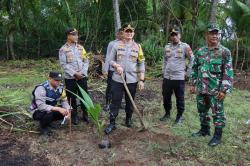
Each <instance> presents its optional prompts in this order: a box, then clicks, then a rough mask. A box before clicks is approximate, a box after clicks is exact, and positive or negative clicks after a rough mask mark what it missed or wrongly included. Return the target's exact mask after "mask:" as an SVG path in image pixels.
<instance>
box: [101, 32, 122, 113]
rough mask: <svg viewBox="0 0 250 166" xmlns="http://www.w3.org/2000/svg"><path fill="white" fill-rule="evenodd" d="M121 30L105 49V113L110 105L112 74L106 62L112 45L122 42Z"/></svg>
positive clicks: (111, 68) (112, 71) (111, 69)
mask: <svg viewBox="0 0 250 166" xmlns="http://www.w3.org/2000/svg"><path fill="white" fill-rule="evenodd" d="M122 34H123V31H122V28H120V29H119V30H118V32H116V39H115V40H113V41H111V42H109V44H108V48H107V53H106V57H105V64H104V68H103V74H104V75H105V77H107V88H106V108H105V110H106V111H109V109H110V104H111V82H112V75H113V73H114V68H113V67H112V66H110V64H109V62H108V58H109V55H110V53H111V50H112V48H113V46H114V44H115V43H116V42H117V41H119V40H122Z"/></svg>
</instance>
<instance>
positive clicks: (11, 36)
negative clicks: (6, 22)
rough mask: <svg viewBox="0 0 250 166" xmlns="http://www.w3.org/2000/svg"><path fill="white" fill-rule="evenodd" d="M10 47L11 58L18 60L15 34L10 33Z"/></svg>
mask: <svg viewBox="0 0 250 166" xmlns="http://www.w3.org/2000/svg"><path fill="white" fill-rule="evenodd" d="M8 47H9V49H10V56H11V59H12V60H16V54H15V49H14V36H13V32H10V33H9V34H8Z"/></svg>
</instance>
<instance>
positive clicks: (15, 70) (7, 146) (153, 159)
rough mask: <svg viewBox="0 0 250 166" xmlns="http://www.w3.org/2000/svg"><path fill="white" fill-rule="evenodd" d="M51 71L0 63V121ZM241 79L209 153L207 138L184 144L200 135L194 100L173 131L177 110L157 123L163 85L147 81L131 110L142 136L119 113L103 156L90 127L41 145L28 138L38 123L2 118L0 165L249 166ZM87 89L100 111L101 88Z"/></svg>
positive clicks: (62, 132) (97, 84)
mask: <svg viewBox="0 0 250 166" xmlns="http://www.w3.org/2000/svg"><path fill="white" fill-rule="evenodd" d="M45 63H46V67H44V65H43V64H45ZM53 64H54V61H45V60H44V61H41V63H34V62H33V61H29V62H27V61H25V62H23V61H18V62H12V63H10V62H8V63H5V62H1V63H0V78H1V80H0V89H1V90H0V96H1V97H0V101H1V102H2V104H3V103H6V105H5V106H4V107H1V108H0V117H1V115H3V114H1V113H6V112H14V111H20V110H25V109H27V107H28V105H29V103H30V93H31V91H32V89H33V87H34V86H35V85H36V84H37V83H40V82H42V81H43V80H45V79H46V77H45V76H46V73H47V72H48V71H49V70H50V69H57V68H59V67H58V66H56V65H53ZM246 79H249V78H248V77H245V76H242V77H237V82H236V86H237V88H239V89H241V90H237V89H235V90H234V93H233V94H232V95H230V96H228V97H227V99H226V101H225V111H226V113H227V117H228V120H227V127H226V128H225V130H224V134H223V143H222V144H221V145H220V146H218V147H216V148H210V147H208V146H207V143H208V141H209V140H210V139H211V137H205V138H192V137H190V135H191V133H192V132H194V131H196V130H198V129H199V119H198V114H197V112H196V106H195V96H192V95H190V94H189V93H188V92H187V93H186V112H185V114H184V117H185V121H184V123H183V124H182V125H174V123H173V122H174V118H175V115H176V108H175V107H174V109H173V114H172V117H171V118H172V119H171V121H169V122H166V123H161V122H159V118H160V117H161V116H162V115H163V107H162V100H161V79H152V80H148V81H146V84H145V86H146V89H145V90H144V91H141V92H138V93H137V96H136V104H137V106H138V108H139V109H140V110H141V111H142V112H143V116H144V121H145V123H146V125H147V126H148V130H147V131H145V132H138V129H140V123H139V120H138V118H137V116H136V114H134V117H133V120H134V127H133V128H132V129H129V128H127V127H125V125H124V118H125V113H124V110H123V109H121V110H120V114H119V116H118V119H117V123H118V127H117V130H115V131H114V132H113V133H112V134H111V135H110V136H109V139H110V140H111V143H112V148H110V149H104V150H101V149H99V148H98V143H99V142H100V138H99V137H98V136H97V134H96V133H97V131H96V127H95V126H94V124H93V123H90V124H89V125H86V124H85V123H83V122H81V123H80V124H79V125H78V126H73V128H72V134H71V135H70V133H69V128H68V126H67V125H65V126H62V127H61V128H60V129H58V130H56V131H55V134H54V135H53V136H52V137H50V138H45V137H41V136H39V134H36V133H32V132H28V131H37V129H38V123H37V122H34V121H32V120H31V119H30V118H28V117H27V116H21V115H11V116H5V117H2V118H4V119H5V120H6V121H7V122H8V123H11V124H13V125H14V128H13V129H12V132H11V133H10V126H9V125H8V124H7V123H4V122H2V121H1V122H0V165H4V166H6V165H7V166H8V165H25V166H26V165H36V166H40V165H41V166H42V165H77V166H78V165H84V166H85V165H97V166H102V165H119V166H120V165H121V166H123V165H124V166H130V165H131V166H137V165H142V166H147V165H148V166H151V165H250V158H249V156H250V126H249V125H246V124H245V122H246V121H247V119H249V118H250V117H249V115H250V109H249V108H250V104H249V103H250V102H249V101H250V92H249V89H246V88H247V86H246V85H245V83H242V82H244V81H245V80H246ZM238 80H240V83H239V81H238ZM241 83H242V84H241ZM247 85H248V84H247ZM89 86H90V87H89V89H90V94H91V96H92V98H93V100H94V102H95V103H101V104H102V105H104V103H105V95H104V90H105V87H106V83H105V81H104V80H101V79H90V80H89ZM187 89H188V88H187ZM10 94H14V95H10ZM174 99H175V98H174V97H173V101H174ZM8 103H9V104H8ZM13 105H16V106H15V107H14V106H13ZM102 119H103V120H104V121H105V122H106V124H108V114H107V113H103V117H102ZM20 129H21V130H24V131H20Z"/></svg>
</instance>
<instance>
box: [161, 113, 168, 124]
mask: <svg viewBox="0 0 250 166" xmlns="http://www.w3.org/2000/svg"><path fill="white" fill-rule="evenodd" d="M169 119H170V114H167V113H166V114H165V115H164V116H163V117H162V118H160V121H162V122H165V121H167V120H169Z"/></svg>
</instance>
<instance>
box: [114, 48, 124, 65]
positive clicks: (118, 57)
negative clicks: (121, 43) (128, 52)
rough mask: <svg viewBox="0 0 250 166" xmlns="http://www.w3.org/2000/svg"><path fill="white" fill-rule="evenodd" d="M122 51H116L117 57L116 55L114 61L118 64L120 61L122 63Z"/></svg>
mask: <svg viewBox="0 0 250 166" xmlns="http://www.w3.org/2000/svg"><path fill="white" fill-rule="evenodd" d="M124 55H125V54H124V51H122V50H118V51H117V55H116V60H117V61H118V62H120V61H122V60H123V59H124Z"/></svg>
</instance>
